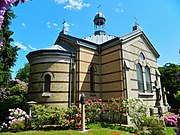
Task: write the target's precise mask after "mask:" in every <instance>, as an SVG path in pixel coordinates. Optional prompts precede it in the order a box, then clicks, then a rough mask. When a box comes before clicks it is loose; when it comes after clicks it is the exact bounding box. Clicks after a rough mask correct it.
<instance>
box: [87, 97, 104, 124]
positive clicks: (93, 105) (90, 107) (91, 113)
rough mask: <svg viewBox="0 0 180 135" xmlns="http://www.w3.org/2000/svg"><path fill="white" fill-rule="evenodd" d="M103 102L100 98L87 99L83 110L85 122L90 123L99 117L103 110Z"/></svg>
mask: <svg viewBox="0 0 180 135" xmlns="http://www.w3.org/2000/svg"><path fill="white" fill-rule="evenodd" d="M104 105H105V104H104V103H102V101H101V99H99V100H90V99H89V100H87V101H86V103H85V111H86V120H87V123H92V122H95V121H97V119H98V118H100V117H101V116H100V115H101V114H102V112H103V110H104Z"/></svg>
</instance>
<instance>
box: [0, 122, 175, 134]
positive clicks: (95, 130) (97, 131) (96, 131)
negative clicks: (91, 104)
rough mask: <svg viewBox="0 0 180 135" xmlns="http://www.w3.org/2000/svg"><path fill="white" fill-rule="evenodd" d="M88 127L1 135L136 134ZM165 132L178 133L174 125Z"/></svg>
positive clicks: (93, 126)
mask: <svg viewBox="0 0 180 135" xmlns="http://www.w3.org/2000/svg"><path fill="white" fill-rule="evenodd" d="M88 128H90V129H89V130H88V131H87V132H84V133H82V132H81V131H77V130H49V131H43V130H30V131H23V132H17V133H12V132H2V133H0V135H112V134H117V135H135V133H129V132H125V131H122V130H115V129H110V128H102V127H100V125H99V124H92V125H89V126H88ZM165 132H166V133H167V135H176V132H175V128H173V127H167V128H166V130H165Z"/></svg>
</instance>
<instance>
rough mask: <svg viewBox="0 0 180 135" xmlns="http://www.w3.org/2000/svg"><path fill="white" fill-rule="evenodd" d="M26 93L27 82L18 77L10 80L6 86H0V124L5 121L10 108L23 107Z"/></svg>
mask: <svg viewBox="0 0 180 135" xmlns="http://www.w3.org/2000/svg"><path fill="white" fill-rule="evenodd" d="M26 95H27V84H26V83H24V82H22V81H20V80H18V79H16V80H10V81H9V86H8V87H7V88H0V108H1V111H0V124H1V123H2V122H4V121H5V122H7V120H6V118H7V117H8V115H9V112H8V110H9V109H10V108H23V105H24V104H25V102H26Z"/></svg>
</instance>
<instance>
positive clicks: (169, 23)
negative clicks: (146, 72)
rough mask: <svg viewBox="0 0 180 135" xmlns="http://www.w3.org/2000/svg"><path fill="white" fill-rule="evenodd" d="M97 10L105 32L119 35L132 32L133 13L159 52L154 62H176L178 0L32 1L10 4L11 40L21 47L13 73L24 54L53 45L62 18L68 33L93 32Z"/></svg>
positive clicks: (179, 32)
mask: <svg viewBox="0 0 180 135" xmlns="http://www.w3.org/2000/svg"><path fill="white" fill-rule="evenodd" d="M99 4H101V7H100V11H102V12H103V14H104V15H105V17H106V26H105V30H106V33H107V34H110V35H114V36H122V35H124V34H127V33H129V32H131V31H132V26H133V25H134V24H135V18H134V17H135V16H137V17H138V23H139V25H140V26H141V27H142V29H143V31H144V33H145V34H146V36H147V37H148V38H149V40H150V41H151V43H152V44H153V45H154V47H155V48H156V49H157V51H158V52H159V54H160V58H159V59H158V63H159V64H160V65H164V64H165V63H167V62H172V63H176V64H179V63H180V54H179V49H180V1H179V0H32V1H30V0H29V1H28V2H26V3H25V4H19V5H18V6H17V7H13V8H12V9H13V11H14V13H15V14H16V15H17V18H16V19H14V20H12V25H11V29H12V30H13V31H14V35H13V36H12V37H13V39H14V41H15V42H14V43H12V45H18V46H19V47H20V48H21V49H20V50H19V51H18V60H17V62H16V65H15V66H14V67H13V68H12V70H13V74H12V76H13V77H15V75H16V72H17V71H18V70H19V69H20V68H22V67H23V66H24V64H25V63H27V62H28V61H27V59H26V55H27V54H28V53H29V52H31V51H34V50H38V49H42V48H46V47H48V46H51V45H53V44H54V42H55V40H56V38H57V37H58V34H59V32H60V31H61V30H62V22H63V20H64V19H65V20H66V21H67V22H68V24H69V25H70V27H69V34H70V35H72V36H76V37H79V38H84V37H87V36H90V35H92V34H93V33H94V24H93V19H94V16H95V14H96V12H97V11H98V8H97V7H98V5H99Z"/></svg>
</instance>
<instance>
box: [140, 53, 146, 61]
mask: <svg viewBox="0 0 180 135" xmlns="http://www.w3.org/2000/svg"><path fill="white" fill-rule="evenodd" d="M139 59H140V60H141V61H143V60H145V57H144V54H143V53H142V52H141V53H140V55H139Z"/></svg>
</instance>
